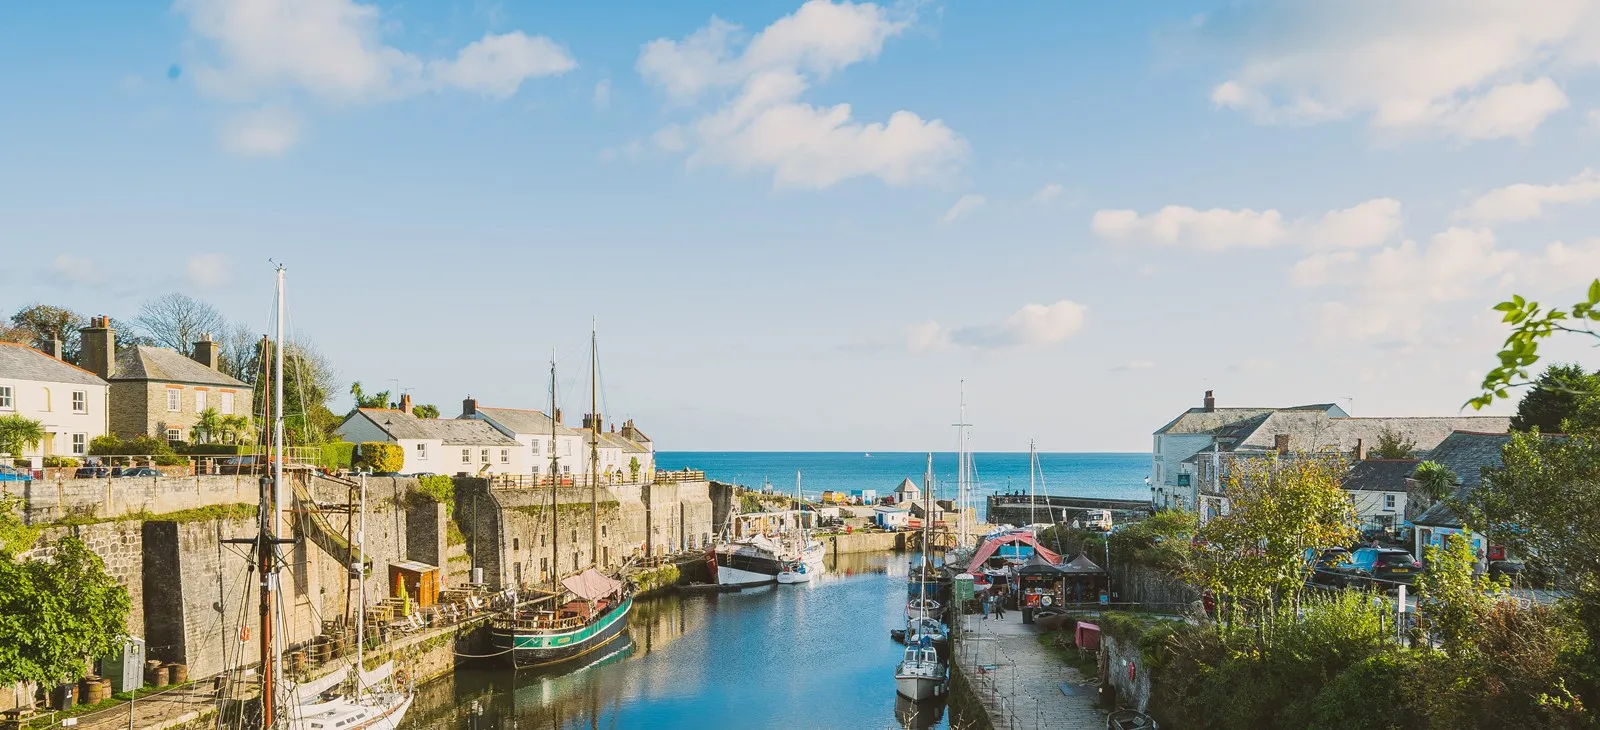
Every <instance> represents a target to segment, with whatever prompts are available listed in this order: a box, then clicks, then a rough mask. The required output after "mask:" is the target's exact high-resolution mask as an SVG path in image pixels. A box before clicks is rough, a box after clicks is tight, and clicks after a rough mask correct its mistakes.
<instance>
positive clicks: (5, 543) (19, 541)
mask: <svg viewBox="0 0 1600 730" xmlns="http://www.w3.org/2000/svg"><path fill="white" fill-rule="evenodd" d="M38 537H39V530H38V528H35V527H32V526H30V525H28V524H27V523H25V522H23V521H22V498H21V497H13V496H11V495H9V494H5V493H4V492H0V557H4V556H7V555H15V554H17V553H20V552H22V551H24V550H27V549H28V548H30V547H33V542H34V540H36V539H38Z"/></svg>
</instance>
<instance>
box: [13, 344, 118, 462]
mask: <svg viewBox="0 0 1600 730" xmlns="http://www.w3.org/2000/svg"><path fill="white" fill-rule="evenodd" d="M108 392H109V384H108V383H106V381H105V380H102V379H101V378H100V377H99V376H97V375H95V374H94V373H91V372H89V371H87V370H84V369H83V368H80V367H78V366H76V365H72V364H69V363H67V362H66V361H64V360H62V359H61V358H59V357H52V356H51V355H48V354H45V353H43V352H40V351H38V350H35V349H33V348H31V347H28V346H26V345H19V344H16V343H11V342H0V416H12V415H20V416H23V417H26V418H29V419H32V420H35V421H38V422H39V425H40V426H41V427H42V428H43V430H44V440H43V441H41V442H39V445H37V446H35V447H33V448H30V449H24V450H23V452H22V453H20V454H10V455H9V456H10V457H12V458H30V459H31V460H32V461H33V466H34V467H35V468H37V467H40V466H42V465H43V457H46V456H71V457H78V458H81V457H83V456H85V455H87V454H88V453H89V442H90V441H93V440H94V439H95V437H96V436H102V435H104V434H105V432H106V423H107V418H108V415H107V411H108V407H109V405H110V402H109V399H108Z"/></svg>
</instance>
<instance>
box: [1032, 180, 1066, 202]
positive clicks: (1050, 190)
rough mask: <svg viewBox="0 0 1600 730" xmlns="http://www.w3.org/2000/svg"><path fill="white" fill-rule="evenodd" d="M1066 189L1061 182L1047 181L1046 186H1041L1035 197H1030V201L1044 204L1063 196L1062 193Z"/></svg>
mask: <svg viewBox="0 0 1600 730" xmlns="http://www.w3.org/2000/svg"><path fill="white" fill-rule="evenodd" d="M1066 191H1067V189H1066V188H1064V187H1061V185H1060V183H1046V184H1045V186H1044V187H1042V188H1039V192H1037V193H1034V194H1033V197H1031V198H1029V199H1028V202H1030V203H1033V204H1034V205H1044V204H1046V203H1049V202H1051V201H1054V200H1055V199H1056V198H1059V197H1061V194H1062V193H1065V192H1066Z"/></svg>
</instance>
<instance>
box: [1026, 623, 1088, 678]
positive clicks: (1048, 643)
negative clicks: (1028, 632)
mask: <svg viewBox="0 0 1600 730" xmlns="http://www.w3.org/2000/svg"><path fill="white" fill-rule="evenodd" d="M1038 639H1039V645H1040V646H1043V647H1044V648H1045V649H1046V650H1047V651H1049V652H1050V653H1051V654H1052V655H1054V656H1055V657H1056V658H1057V659H1060V660H1061V663H1062V664H1065V665H1067V666H1069V667H1072V668H1073V669H1076V670H1078V673H1079V674H1082V675H1083V676H1085V677H1096V676H1099V674H1100V664H1099V662H1098V661H1097V660H1096V659H1095V657H1094V656H1093V655H1089V654H1085V653H1084V652H1082V651H1080V650H1079V649H1078V647H1076V646H1073V645H1072V644H1071V643H1070V637H1069V635H1068V634H1067V632H1066V631H1051V632H1048V633H1043V634H1039V637H1038Z"/></svg>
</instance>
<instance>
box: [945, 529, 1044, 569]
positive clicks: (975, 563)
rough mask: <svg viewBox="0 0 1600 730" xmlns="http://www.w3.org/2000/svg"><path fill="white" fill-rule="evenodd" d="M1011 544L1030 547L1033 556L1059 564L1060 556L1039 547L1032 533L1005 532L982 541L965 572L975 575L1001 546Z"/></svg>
mask: <svg viewBox="0 0 1600 730" xmlns="http://www.w3.org/2000/svg"><path fill="white" fill-rule="evenodd" d="M1012 543H1021V544H1024V545H1032V546H1033V552H1034V554H1035V555H1038V556H1039V557H1042V558H1044V559H1045V560H1048V561H1050V563H1051V564H1052V565H1059V564H1061V556H1060V555H1057V554H1056V553H1054V552H1051V551H1049V550H1046V549H1045V548H1043V547H1041V546H1040V545H1039V541H1038V540H1035V539H1033V533H1031V532H1007V533H1005V534H1004V535H996V536H994V537H991V538H989V539H987V540H984V541H983V545H982V546H980V547H979V548H978V554H976V555H974V556H972V563H971V564H970V565H968V566H967V572H968V573H974V574H976V573H977V572H978V569H979V568H982V567H983V564H984V562H985V561H987V560H988V559H989V558H991V557H994V554H995V551H997V550H999V549H1000V546H1001V545H1010V544H1012Z"/></svg>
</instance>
